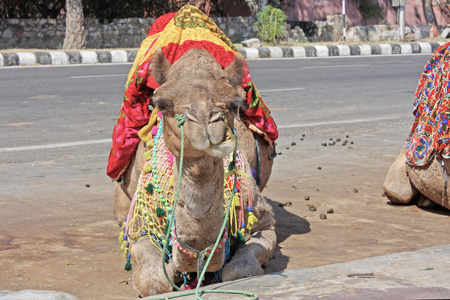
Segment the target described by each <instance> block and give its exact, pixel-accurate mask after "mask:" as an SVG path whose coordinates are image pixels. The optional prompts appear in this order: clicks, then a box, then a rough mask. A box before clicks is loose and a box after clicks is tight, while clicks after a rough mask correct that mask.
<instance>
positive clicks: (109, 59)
mask: <svg viewBox="0 0 450 300" xmlns="http://www.w3.org/2000/svg"><path fill="white" fill-rule="evenodd" d="M443 44H444V42H435V43H409V44H408V43H407V44H370V45H369V44H364V45H338V46H333V45H315V46H290V47H266V48H264V47H261V48H240V49H238V50H239V52H240V53H241V54H242V56H243V57H244V58H245V59H256V58H294V57H295V58H298V57H328V56H351V55H391V54H414V53H430V54H431V53H433V52H434V51H436V49H437V48H439V46H440V45H443ZM136 53H137V50H99V51H93V50H83V51H57V50H54V51H51V50H49V51H36V52H16V53H14V52H4V53H0V67H9V66H32V65H72V64H107V63H132V62H133V61H134V58H135V57H136Z"/></svg>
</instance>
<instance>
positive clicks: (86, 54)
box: [80, 51, 98, 64]
mask: <svg viewBox="0 0 450 300" xmlns="http://www.w3.org/2000/svg"><path fill="white" fill-rule="evenodd" d="M80 55H81V63H82V64H96V63H97V62H98V59H97V53H96V52H95V51H80Z"/></svg>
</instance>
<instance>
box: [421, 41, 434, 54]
mask: <svg viewBox="0 0 450 300" xmlns="http://www.w3.org/2000/svg"><path fill="white" fill-rule="evenodd" d="M419 45H420V53H432V52H431V45H430V43H419Z"/></svg>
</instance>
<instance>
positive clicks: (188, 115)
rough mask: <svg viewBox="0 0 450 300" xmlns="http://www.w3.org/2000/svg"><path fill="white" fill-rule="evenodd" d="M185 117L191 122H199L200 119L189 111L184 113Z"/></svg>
mask: <svg viewBox="0 0 450 300" xmlns="http://www.w3.org/2000/svg"><path fill="white" fill-rule="evenodd" d="M186 117H187V118H188V119H189V120H191V121H192V122H195V123H200V121H199V120H198V119H197V117H196V116H194V115H193V114H191V113H189V112H187V113H186Z"/></svg>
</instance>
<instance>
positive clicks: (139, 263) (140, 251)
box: [131, 238, 180, 297]
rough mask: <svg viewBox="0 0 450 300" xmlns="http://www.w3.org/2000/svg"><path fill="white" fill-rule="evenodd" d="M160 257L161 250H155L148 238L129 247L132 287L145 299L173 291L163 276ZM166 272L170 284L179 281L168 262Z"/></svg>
mask: <svg viewBox="0 0 450 300" xmlns="http://www.w3.org/2000/svg"><path fill="white" fill-rule="evenodd" d="M161 255H162V252H161V250H159V249H156V247H155V246H154V245H153V244H152V242H151V241H150V239H148V238H142V239H141V240H139V241H137V242H136V243H134V244H133V245H132V246H131V259H132V266H133V276H132V280H133V287H134V289H135V290H136V291H137V292H138V293H139V296H141V297H147V296H151V295H156V294H162V293H167V292H171V291H173V287H172V285H171V284H170V283H169V281H168V280H167V278H166V276H165V275H164V270H163V266H162V257H161ZM166 272H167V274H168V276H169V278H170V280H172V282H176V280H179V279H180V277H179V276H177V272H176V270H175V268H174V267H173V264H172V263H170V262H169V263H166Z"/></svg>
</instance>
